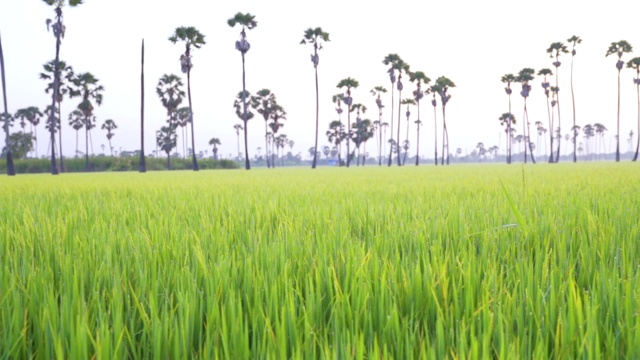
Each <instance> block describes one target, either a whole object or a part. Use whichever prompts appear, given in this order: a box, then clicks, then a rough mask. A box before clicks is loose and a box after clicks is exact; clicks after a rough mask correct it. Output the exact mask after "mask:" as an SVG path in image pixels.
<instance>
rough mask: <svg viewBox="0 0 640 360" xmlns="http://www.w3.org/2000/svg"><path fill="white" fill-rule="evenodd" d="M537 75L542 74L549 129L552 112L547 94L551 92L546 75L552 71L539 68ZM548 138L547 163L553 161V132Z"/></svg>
mask: <svg viewBox="0 0 640 360" xmlns="http://www.w3.org/2000/svg"><path fill="white" fill-rule="evenodd" d="M538 76H543V77H544V78H543V80H542V88H543V89H544V95H545V96H546V97H547V118H548V121H549V129H553V116H552V112H551V110H550V109H549V95H550V93H551V90H550V86H551V85H550V84H549V81H548V80H547V76H553V72H552V71H551V69H546V68H545V69H541V70H540V71H538ZM556 93H557V92H556V91H554V92H553V94H554V96H555V94H556ZM554 101H555V97H554ZM555 104H556V103H555V102H554V106H555ZM550 138H551V147H550V148H551V149H552V150H551V155H549V163H552V162H553V134H550ZM545 151H546V140H545Z"/></svg>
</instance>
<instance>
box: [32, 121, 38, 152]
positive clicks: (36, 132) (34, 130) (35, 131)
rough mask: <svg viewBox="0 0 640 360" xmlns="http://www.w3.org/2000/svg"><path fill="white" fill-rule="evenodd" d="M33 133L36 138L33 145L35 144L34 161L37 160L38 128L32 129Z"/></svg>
mask: <svg viewBox="0 0 640 360" xmlns="http://www.w3.org/2000/svg"><path fill="white" fill-rule="evenodd" d="M33 133H34V135H35V137H36V141H35V143H36V159H37V158H38V127H37V126H34V127H33Z"/></svg>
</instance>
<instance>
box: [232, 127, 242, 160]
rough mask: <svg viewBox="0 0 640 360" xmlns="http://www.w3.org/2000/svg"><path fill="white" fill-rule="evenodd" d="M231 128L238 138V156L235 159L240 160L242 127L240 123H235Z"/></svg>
mask: <svg viewBox="0 0 640 360" xmlns="http://www.w3.org/2000/svg"><path fill="white" fill-rule="evenodd" d="M233 128H234V129H235V131H236V137H237V138H238V157H237V158H236V160H237V161H240V131H242V130H243V129H244V127H243V126H242V124H235V125H233Z"/></svg>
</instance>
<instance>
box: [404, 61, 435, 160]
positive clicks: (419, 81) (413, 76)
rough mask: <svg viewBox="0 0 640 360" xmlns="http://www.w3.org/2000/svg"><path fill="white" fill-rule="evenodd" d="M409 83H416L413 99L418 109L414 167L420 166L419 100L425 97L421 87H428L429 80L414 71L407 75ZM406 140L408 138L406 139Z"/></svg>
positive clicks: (422, 74) (421, 73) (420, 72)
mask: <svg viewBox="0 0 640 360" xmlns="http://www.w3.org/2000/svg"><path fill="white" fill-rule="evenodd" d="M409 81H411V82H412V83H413V82H415V83H416V89H415V90H414V91H413V98H414V99H415V100H416V105H417V107H418V119H417V121H416V124H418V128H417V132H418V141H417V147H416V166H418V165H419V164H420V161H419V156H418V154H419V151H420V149H419V146H420V124H421V123H422V122H421V121H420V100H422V98H423V97H424V95H425V92H424V91H422V85H423V84H424V85H429V83H430V82H431V79H429V78H428V77H427V75H425V74H424V73H423V72H422V71H416V72H411V73H409ZM429 89H430V88H429V87H427V91H426V93H429ZM407 139H408V138H407Z"/></svg>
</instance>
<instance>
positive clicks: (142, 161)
mask: <svg viewBox="0 0 640 360" xmlns="http://www.w3.org/2000/svg"><path fill="white" fill-rule="evenodd" d="M141 58H142V65H141V66H142V67H141V70H140V170H139V171H140V172H141V173H145V172H147V161H146V158H145V155H144V39H142V56H141ZM109 147H110V148H111V142H109ZM111 156H113V148H111Z"/></svg>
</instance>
